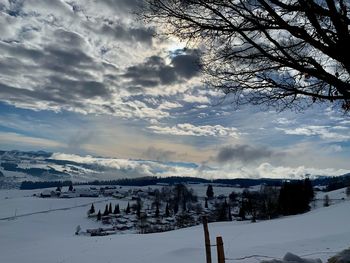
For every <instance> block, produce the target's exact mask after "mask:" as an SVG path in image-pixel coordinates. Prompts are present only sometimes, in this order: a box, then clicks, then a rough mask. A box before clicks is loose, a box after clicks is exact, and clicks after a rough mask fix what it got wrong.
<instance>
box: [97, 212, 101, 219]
mask: <svg viewBox="0 0 350 263" xmlns="http://www.w3.org/2000/svg"><path fill="white" fill-rule="evenodd" d="M101 217H102V216H101V211H100V210H98V213H97V221H100V220H101Z"/></svg>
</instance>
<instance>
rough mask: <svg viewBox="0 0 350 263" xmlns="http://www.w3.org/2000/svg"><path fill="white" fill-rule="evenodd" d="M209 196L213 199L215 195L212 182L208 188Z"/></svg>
mask: <svg viewBox="0 0 350 263" xmlns="http://www.w3.org/2000/svg"><path fill="white" fill-rule="evenodd" d="M207 197H208V199H212V198H213V197H214V190H213V186H212V185H211V184H210V185H208V188H207Z"/></svg>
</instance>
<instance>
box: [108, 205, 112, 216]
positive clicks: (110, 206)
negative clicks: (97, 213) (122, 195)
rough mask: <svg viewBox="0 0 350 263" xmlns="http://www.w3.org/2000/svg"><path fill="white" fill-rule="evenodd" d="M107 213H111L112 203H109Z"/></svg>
mask: <svg viewBox="0 0 350 263" xmlns="http://www.w3.org/2000/svg"><path fill="white" fill-rule="evenodd" d="M108 214H112V203H109V207H108Z"/></svg>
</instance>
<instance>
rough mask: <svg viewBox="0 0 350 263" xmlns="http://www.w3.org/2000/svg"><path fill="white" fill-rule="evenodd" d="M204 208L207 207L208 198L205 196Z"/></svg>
mask: <svg viewBox="0 0 350 263" xmlns="http://www.w3.org/2000/svg"><path fill="white" fill-rule="evenodd" d="M204 207H205V208H208V198H205V204H204Z"/></svg>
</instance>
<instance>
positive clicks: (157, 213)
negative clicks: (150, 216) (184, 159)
mask: <svg viewBox="0 0 350 263" xmlns="http://www.w3.org/2000/svg"><path fill="white" fill-rule="evenodd" d="M155 216H156V217H159V203H158V202H157V203H156V213H155Z"/></svg>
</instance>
